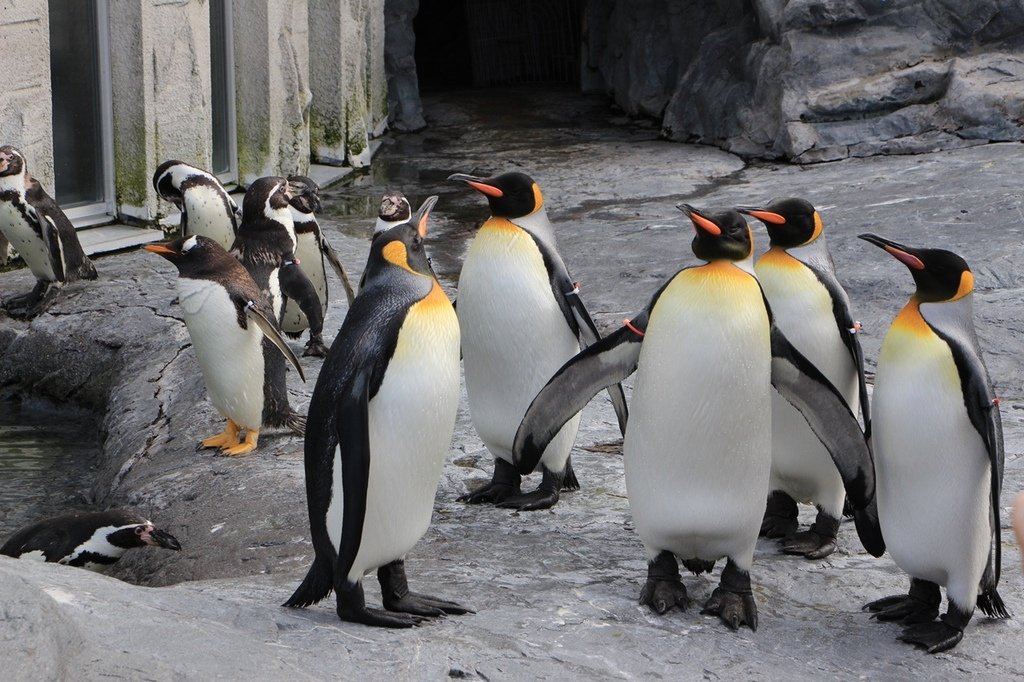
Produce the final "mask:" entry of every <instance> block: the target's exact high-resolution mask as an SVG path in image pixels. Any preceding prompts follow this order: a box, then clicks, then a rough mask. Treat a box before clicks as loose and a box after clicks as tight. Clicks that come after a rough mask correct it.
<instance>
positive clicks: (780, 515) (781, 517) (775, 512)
mask: <svg viewBox="0 0 1024 682" xmlns="http://www.w3.org/2000/svg"><path fill="white" fill-rule="evenodd" d="M799 527H800V525H799V522H798V521H797V506H796V500H794V499H793V498H792V497H790V496H789V495H787V494H786V493H784V492H782V491H781V490H773V491H772V492H771V493H770V494H769V495H768V503H767V505H766V508H765V511H764V519H763V520H762V521H761V530H760V533H759V535H761V536H762V537H766V538H784V537H788V536H790V535H793V534H794V533H796V531H797V529H798V528H799Z"/></svg>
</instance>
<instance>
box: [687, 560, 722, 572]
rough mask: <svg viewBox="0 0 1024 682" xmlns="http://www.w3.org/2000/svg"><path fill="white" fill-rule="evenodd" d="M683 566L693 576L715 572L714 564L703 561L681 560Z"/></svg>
mask: <svg viewBox="0 0 1024 682" xmlns="http://www.w3.org/2000/svg"><path fill="white" fill-rule="evenodd" d="M683 566H685V567H686V570H687V571H689V572H690V573H693V574H694V575H700V574H701V573H710V572H711V571H713V570H715V562H714V561H708V560H705V559H683Z"/></svg>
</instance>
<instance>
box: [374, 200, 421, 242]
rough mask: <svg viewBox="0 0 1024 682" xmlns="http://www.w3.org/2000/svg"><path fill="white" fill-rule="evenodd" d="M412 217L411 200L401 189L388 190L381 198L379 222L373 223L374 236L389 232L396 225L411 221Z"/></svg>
mask: <svg viewBox="0 0 1024 682" xmlns="http://www.w3.org/2000/svg"><path fill="white" fill-rule="evenodd" d="M411 217H412V206H410V205H409V200H408V199H406V198H405V195H404V194H402V193H401V192H399V191H397V190H396V191H394V192H386V193H385V194H384V195H383V196H381V198H380V207H379V208H378V209H377V222H376V223H374V225H373V236H374V237H376V236H377V235H378V234H380V233H381V232H387V231H388V230H390V229H391V228H392V227H394V226H395V225H401V224H402V223H407V222H409V219H410V218H411Z"/></svg>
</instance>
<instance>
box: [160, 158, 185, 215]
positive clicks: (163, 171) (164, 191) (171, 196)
mask: <svg viewBox="0 0 1024 682" xmlns="http://www.w3.org/2000/svg"><path fill="white" fill-rule="evenodd" d="M182 166H184V167H189V166H188V164H187V163H185V162H184V161H178V160H177V159H171V160H170V161H164V162H163V163H161V164H160V165H159V166H157V167H156V171H155V172H154V173H153V189H155V190H156V193H157V194H159V195H160V198H161V199H164V200H166V201H169V202H171V203H172V204H174V205H175V206H177V207H178V209H179V210H180V209H181V188H179V187H178V186H177V184H176V183H175V182H174V172H173V169H174V168H176V167H182Z"/></svg>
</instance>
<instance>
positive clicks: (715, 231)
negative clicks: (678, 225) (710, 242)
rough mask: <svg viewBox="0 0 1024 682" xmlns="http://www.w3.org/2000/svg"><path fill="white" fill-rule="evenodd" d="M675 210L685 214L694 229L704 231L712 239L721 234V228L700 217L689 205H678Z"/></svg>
mask: <svg viewBox="0 0 1024 682" xmlns="http://www.w3.org/2000/svg"><path fill="white" fill-rule="evenodd" d="M676 208H678V209H679V210H680V211H682V212H683V213H685V214H686V217H687V218H689V219H690V221H691V222H692V223H693V225H694V227H696V228H698V229H701V230H704V231H705V232H707V233H708V234H710V235H711V236H713V237H717V236H719V235H721V234H722V228H720V227H719V226H718V225H715V223H714V222H712V221H710V220H708V219H707V218H705V217H704V216H702V215H701V214H700V212H699V211H698V210H697V209H695V208H694V207H693V206H690V205H689V204H679V205H677V206H676Z"/></svg>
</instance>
